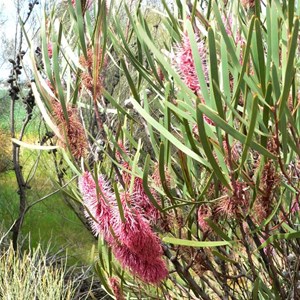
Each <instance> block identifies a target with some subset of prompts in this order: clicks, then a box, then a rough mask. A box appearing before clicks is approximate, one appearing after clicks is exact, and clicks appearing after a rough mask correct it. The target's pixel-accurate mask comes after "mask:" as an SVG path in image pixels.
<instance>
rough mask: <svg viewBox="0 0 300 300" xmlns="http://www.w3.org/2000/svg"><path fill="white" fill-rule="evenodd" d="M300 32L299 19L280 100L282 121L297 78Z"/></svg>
mask: <svg viewBox="0 0 300 300" xmlns="http://www.w3.org/2000/svg"><path fill="white" fill-rule="evenodd" d="M298 31H299V19H298V18H297V19H296V20H295V24H294V29H293V33H292V36H291V39H290V47H289V53H288V61H287V65H286V70H285V78H284V83H283V90H282V94H281V97H280V100H279V115H278V118H279V119H280V118H281V116H282V114H283V112H284V109H285V107H286V102H287V100H288V97H289V93H290V88H291V84H292V82H293V79H294V76H295V67H294V61H295V53H296V49H297V47H298V42H297V41H298Z"/></svg>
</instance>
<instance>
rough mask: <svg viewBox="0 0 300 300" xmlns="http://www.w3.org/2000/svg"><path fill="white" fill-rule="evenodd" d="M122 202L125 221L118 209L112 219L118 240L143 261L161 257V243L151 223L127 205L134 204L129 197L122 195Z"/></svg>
mask: <svg viewBox="0 0 300 300" xmlns="http://www.w3.org/2000/svg"><path fill="white" fill-rule="evenodd" d="M121 201H122V204H123V211H124V217H125V221H124V222H122V220H121V218H120V215H119V211H118V210H117V209H115V210H114V214H113V218H112V228H113V231H114V234H115V235H116V237H117V238H118V240H119V241H120V242H121V243H122V244H124V245H126V246H127V247H128V248H129V249H130V250H131V251H132V252H133V253H135V254H136V255H137V256H138V257H140V258H141V259H142V260H145V261H146V260H152V259H155V258H157V257H159V256H161V254H162V248H161V245H160V241H159V239H158V237H157V236H156V235H155V233H154V232H153V231H152V229H151V227H150V225H149V223H147V222H146V221H145V219H143V218H142V216H141V215H140V214H139V213H138V211H137V210H134V208H129V207H128V204H127V203H128V202H129V204H130V203H132V201H131V199H129V195H127V194H122V195H121Z"/></svg>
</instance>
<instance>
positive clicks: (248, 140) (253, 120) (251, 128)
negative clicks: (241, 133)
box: [240, 96, 258, 169]
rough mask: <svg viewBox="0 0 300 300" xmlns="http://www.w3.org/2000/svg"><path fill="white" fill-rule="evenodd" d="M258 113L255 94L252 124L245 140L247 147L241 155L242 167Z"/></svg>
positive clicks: (251, 117)
mask: <svg viewBox="0 0 300 300" xmlns="http://www.w3.org/2000/svg"><path fill="white" fill-rule="evenodd" d="M257 113H258V98H257V96H255V97H254V99H253V102H252V107H251V116H250V124H249V129H248V134H247V137H246V140H245V147H244V150H243V153H242V157H241V163H240V169H241V168H242V167H243V165H244V162H245V160H246V158H247V155H248V150H249V148H250V144H251V141H252V138H253V134H254V130H255V125H256V118H257Z"/></svg>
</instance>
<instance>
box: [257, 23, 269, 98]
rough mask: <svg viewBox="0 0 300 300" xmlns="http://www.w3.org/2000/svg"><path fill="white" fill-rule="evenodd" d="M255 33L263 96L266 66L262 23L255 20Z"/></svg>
mask: <svg viewBox="0 0 300 300" xmlns="http://www.w3.org/2000/svg"><path fill="white" fill-rule="evenodd" d="M255 32H256V47H257V55H258V66H259V77H260V84H261V89H262V92H263V94H265V92H266V69H265V68H266V66H265V54H264V45H263V40H262V34H261V30H260V21H259V20H258V19H256V20H255Z"/></svg>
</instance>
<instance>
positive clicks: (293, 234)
mask: <svg viewBox="0 0 300 300" xmlns="http://www.w3.org/2000/svg"><path fill="white" fill-rule="evenodd" d="M299 238H300V231H297V232H291V233H277V234H274V235H272V236H270V237H269V238H268V239H267V240H266V241H265V242H264V243H262V244H261V245H260V246H259V247H258V248H257V249H256V251H259V250H261V249H263V248H265V247H267V246H268V245H269V244H271V243H272V242H275V241H278V240H283V239H284V240H290V239H299Z"/></svg>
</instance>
